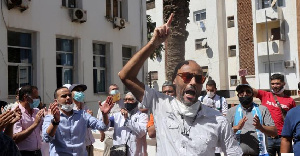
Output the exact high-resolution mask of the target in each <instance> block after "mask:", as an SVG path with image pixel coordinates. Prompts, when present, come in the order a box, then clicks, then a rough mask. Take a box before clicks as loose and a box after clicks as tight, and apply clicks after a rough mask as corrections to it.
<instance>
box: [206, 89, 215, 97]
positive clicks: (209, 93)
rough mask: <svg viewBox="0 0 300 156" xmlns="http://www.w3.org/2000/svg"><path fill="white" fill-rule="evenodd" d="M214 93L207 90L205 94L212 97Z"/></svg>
mask: <svg viewBox="0 0 300 156" xmlns="http://www.w3.org/2000/svg"><path fill="white" fill-rule="evenodd" d="M215 95H216V94H215V92H210V91H208V92H207V96H208V97H209V98H212V97H214V96H215Z"/></svg>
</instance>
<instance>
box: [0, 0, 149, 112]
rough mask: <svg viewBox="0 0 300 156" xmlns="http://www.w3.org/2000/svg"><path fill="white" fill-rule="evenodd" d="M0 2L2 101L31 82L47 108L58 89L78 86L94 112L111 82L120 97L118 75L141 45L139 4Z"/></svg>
mask: <svg viewBox="0 0 300 156" xmlns="http://www.w3.org/2000/svg"><path fill="white" fill-rule="evenodd" d="M1 2H2V5H3V6H2V8H1V16H2V17H1V18H0V36H1V39H0V52H1V54H0V72H1V73H2V74H1V75H0V79H1V83H0V88H1V95H0V98H1V100H6V101H9V102H10V101H14V97H15V96H14V94H15V91H16V89H18V88H19V87H22V86H24V85H27V84H30V85H35V86H37V87H38V88H39V94H40V96H41V97H42V101H43V102H45V103H47V104H49V103H50V102H52V101H53V93H54V90H55V89H56V88H57V87H60V86H62V85H64V84H67V83H70V84H74V83H82V84H86V85H87V87H88V89H87V90H86V91H85V93H86V98H85V101H86V102H87V103H88V104H89V105H90V106H91V108H94V111H95V109H96V108H98V101H99V100H100V101H103V100H105V98H106V95H107V89H108V87H109V85H110V84H112V83H114V84H117V85H119V87H120V91H121V92H122V93H124V91H125V90H126V89H125V87H124V86H123V84H122V82H121V81H120V79H119V77H118V72H119V71H120V70H121V69H122V67H123V66H124V65H125V64H126V62H127V61H128V60H129V59H130V58H131V56H132V55H133V54H134V53H135V52H136V50H138V49H140V48H141V47H142V46H143V45H145V43H146V13H145V12H146V3H145V2H144V1H135V0H101V1H96V0H91V1H83V0H61V1H48V0H41V1H29V0H21V1H20V2H22V3H19V1H1ZM145 73H147V72H145V71H144V70H141V72H140V73H139V75H138V77H139V78H140V79H141V81H144V80H145Z"/></svg>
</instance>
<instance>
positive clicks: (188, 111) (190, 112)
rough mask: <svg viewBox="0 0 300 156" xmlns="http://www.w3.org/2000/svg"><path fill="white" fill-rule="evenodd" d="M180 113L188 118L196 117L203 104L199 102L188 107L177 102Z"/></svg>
mask: <svg viewBox="0 0 300 156" xmlns="http://www.w3.org/2000/svg"><path fill="white" fill-rule="evenodd" d="M177 104H178V109H179V113H180V114H182V115H184V116H187V117H195V116H196V115H197V113H198V110H199V107H200V104H201V102H200V101H198V102H196V103H194V104H192V105H191V106H187V105H185V104H183V103H181V102H180V101H178V100H177Z"/></svg>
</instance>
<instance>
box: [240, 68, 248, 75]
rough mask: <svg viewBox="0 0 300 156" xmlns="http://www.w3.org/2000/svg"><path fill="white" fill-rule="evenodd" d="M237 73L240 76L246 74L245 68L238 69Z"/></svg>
mask: <svg viewBox="0 0 300 156" xmlns="http://www.w3.org/2000/svg"><path fill="white" fill-rule="evenodd" d="M239 75H240V76H247V69H240V70H239Z"/></svg>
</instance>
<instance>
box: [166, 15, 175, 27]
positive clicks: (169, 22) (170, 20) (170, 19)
mask: <svg viewBox="0 0 300 156" xmlns="http://www.w3.org/2000/svg"><path fill="white" fill-rule="evenodd" d="M173 16H174V13H171V15H170V17H169V19H168V21H167V26H168V27H169V26H171V23H172V20H173Z"/></svg>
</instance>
